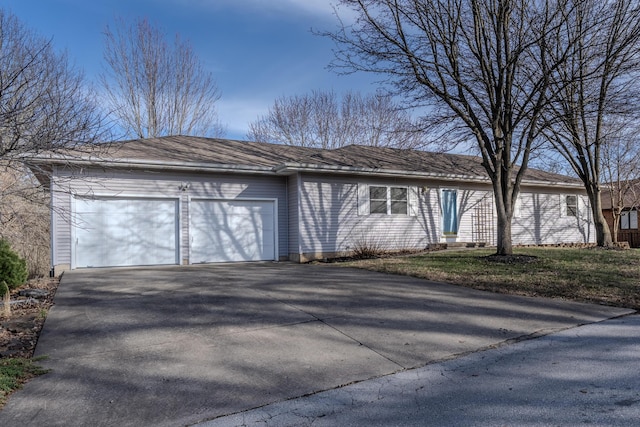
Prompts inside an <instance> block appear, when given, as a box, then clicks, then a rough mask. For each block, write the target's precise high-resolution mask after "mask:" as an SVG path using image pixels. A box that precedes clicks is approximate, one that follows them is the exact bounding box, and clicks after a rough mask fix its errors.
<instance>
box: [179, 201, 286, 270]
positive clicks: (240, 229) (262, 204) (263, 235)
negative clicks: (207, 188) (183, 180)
mask: <svg viewBox="0 0 640 427" xmlns="http://www.w3.org/2000/svg"><path fill="white" fill-rule="evenodd" d="M190 216H191V219H190V230H189V235H190V236H191V263H201V262H226V261H262V260H274V259H275V257H276V226H275V219H276V216H275V202H273V201H263V200H192V201H191V205H190Z"/></svg>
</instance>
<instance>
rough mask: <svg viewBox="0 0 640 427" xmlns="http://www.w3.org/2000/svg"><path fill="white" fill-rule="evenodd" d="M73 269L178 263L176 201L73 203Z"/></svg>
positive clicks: (113, 200) (134, 200)
mask: <svg viewBox="0 0 640 427" xmlns="http://www.w3.org/2000/svg"><path fill="white" fill-rule="evenodd" d="M75 213H76V215H75V219H74V239H75V242H74V243H75V254H74V256H75V267H117V266H128V265H159V264H177V263H178V246H177V243H178V240H179V239H178V237H177V236H178V201H177V200H176V199H141V198H99V199H81V198H77V199H76V200H75Z"/></svg>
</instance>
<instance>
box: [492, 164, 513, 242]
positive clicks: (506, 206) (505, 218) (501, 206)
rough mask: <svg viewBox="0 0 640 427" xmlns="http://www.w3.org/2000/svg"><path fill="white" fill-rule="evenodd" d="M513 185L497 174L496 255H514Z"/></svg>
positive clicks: (494, 193)
mask: <svg viewBox="0 0 640 427" xmlns="http://www.w3.org/2000/svg"><path fill="white" fill-rule="evenodd" d="M513 194H514V192H513V185H512V184H511V183H510V182H509V181H506V180H505V178H504V177H502V176H500V175H498V174H496V175H494V182H493V196H494V200H495V202H496V214H497V217H498V221H497V224H496V225H497V228H498V230H497V235H496V255H513V244H512V241H511V218H512V217H513V209H512V206H513V203H512V199H513Z"/></svg>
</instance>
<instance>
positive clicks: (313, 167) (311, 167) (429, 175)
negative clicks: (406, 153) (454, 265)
mask: <svg viewBox="0 0 640 427" xmlns="http://www.w3.org/2000/svg"><path fill="white" fill-rule="evenodd" d="M273 171H274V172H275V173H276V174H277V175H290V174H293V173H295V172H325V173H326V172H331V173H334V174H341V175H353V174H366V175H373V176H379V177H393V178H409V179H415V178H421V179H439V180H444V181H455V182H459V181H465V182H472V183H478V184H491V180H490V179H489V178H488V177H485V176H477V175H462V174H442V173H435V172H419V171H405V170H396V169H377V168H362V167H354V166H331V165H317V164H312V163H284V164H282V165H279V166H276V167H274V168H273ZM521 185H524V186H528V187H548V186H553V187H566V188H577V189H580V188H584V186H583V185H582V183H568V182H561V181H539V180H528V179H523V180H522V182H521Z"/></svg>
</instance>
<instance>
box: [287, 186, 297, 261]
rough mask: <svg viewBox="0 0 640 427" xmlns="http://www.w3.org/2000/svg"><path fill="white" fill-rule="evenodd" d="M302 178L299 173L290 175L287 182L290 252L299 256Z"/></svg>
mask: <svg viewBox="0 0 640 427" xmlns="http://www.w3.org/2000/svg"><path fill="white" fill-rule="evenodd" d="M299 183H300V179H299V177H298V174H294V175H291V176H289V177H288V182H287V203H288V214H289V215H288V218H289V236H288V237H289V252H288V253H289V254H292V255H294V256H297V255H298V254H300V245H299V239H298V219H299V217H300V216H299V214H298V209H299V203H298V202H299V200H300V197H299V194H298V193H299V188H298V185H299Z"/></svg>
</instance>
